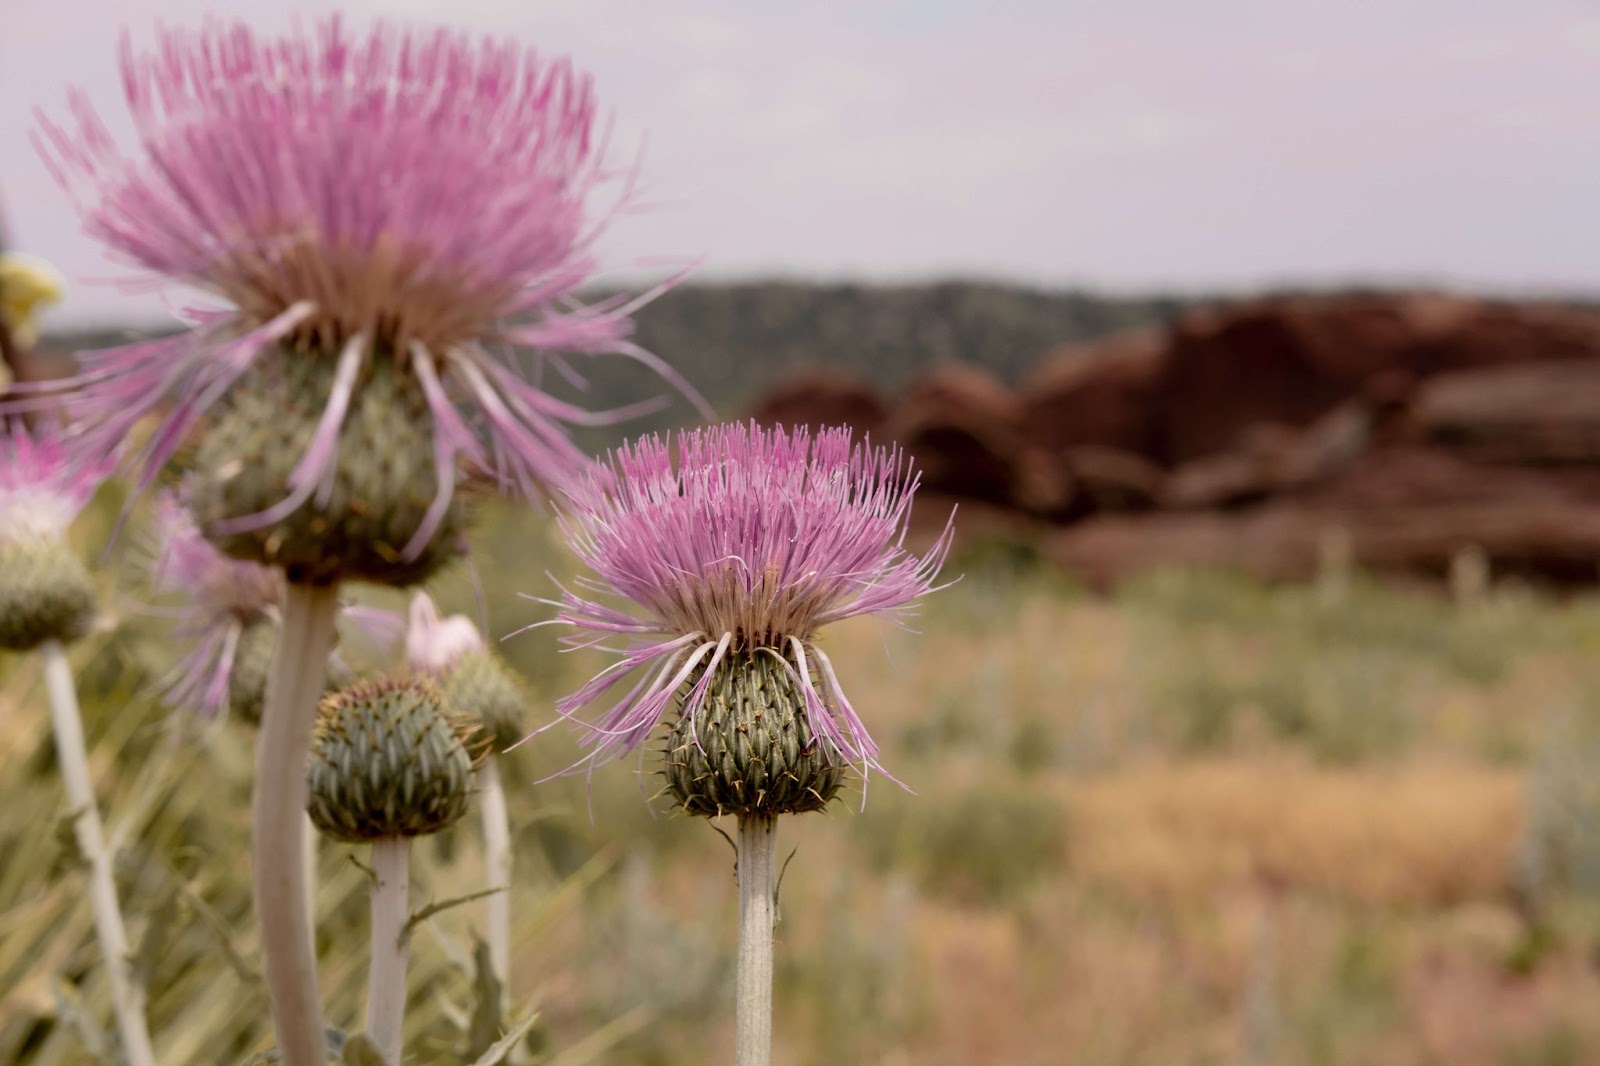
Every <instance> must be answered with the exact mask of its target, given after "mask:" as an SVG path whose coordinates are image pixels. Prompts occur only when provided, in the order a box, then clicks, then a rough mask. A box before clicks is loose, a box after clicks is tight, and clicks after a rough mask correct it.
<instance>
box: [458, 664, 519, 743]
mask: <svg viewBox="0 0 1600 1066" xmlns="http://www.w3.org/2000/svg"><path fill="white" fill-rule="evenodd" d="M440 687H441V688H442V689H443V690H444V695H445V698H446V699H447V700H449V701H450V705H451V706H452V707H455V708H456V709H457V710H460V711H463V712H465V713H467V714H470V715H472V716H473V717H474V718H476V719H477V720H478V721H479V722H480V723H481V724H482V725H483V728H484V729H485V730H486V731H487V732H488V734H489V736H490V737H491V738H492V739H493V744H494V750H495V751H504V750H505V749H506V748H509V747H510V746H511V745H513V744H515V743H516V742H517V741H519V740H521V739H522V738H523V737H524V736H526V735H527V732H528V731H527V729H526V727H524V726H523V724H522V713H523V711H524V709H525V708H526V707H527V706H528V694H527V691H526V690H525V689H524V688H523V685H522V681H521V679H520V678H519V677H518V676H517V674H516V673H515V672H514V671H513V670H512V669H511V667H510V666H509V665H507V664H506V661H505V660H504V659H502V658H501V657H500V656H498V655H496V654H495V653H494V652H492V651H487V650H485V651H474V652H468V653H467V654H465V655H463V656H462V657H461V658H460V659H458V660H456V662H455V664H454V665H453V666H451V667H450V669H449V671H448V672H446V673H445V675H444V677H443V678H442V679H441V683H440Z"/></svg>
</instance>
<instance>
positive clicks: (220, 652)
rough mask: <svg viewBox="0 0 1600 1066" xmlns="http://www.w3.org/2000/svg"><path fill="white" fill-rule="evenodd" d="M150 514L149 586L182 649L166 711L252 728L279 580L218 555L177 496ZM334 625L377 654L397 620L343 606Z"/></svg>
mask: <svg viewBox="0 0 1600 1066" xmlns="http://www.w3.org/2000/svg"><path fill="white" fill-rule="evenodd" d="M153 512H154V514H153V520H152V521H151V523H150V531H149V537H148V547H147V550H146V555H147V558H148V568H149V580H150V585H151V588H152V589H153V590H154V591H155V592H157V593H159V594H162V595H165V596H167V597H169V598H170V599H171V600H172V602H173V606H172V619H173V622H172V630H171V632H172V635H173V636H174V637H176V638H177V639H178V640H179V641H180V642H181V643H183V644H185V645H187V646H188V651H187V652H186V653H185V654H184V656H183V657H182V659H181V660H180V661H179V662H178V664H177V666H176V667H175V668H174V670H173V674H172V680H171V682H170V683H169V684H168V686H167V688H166V690H165V698H166V700H167V703H168V704H169V705H170V706H172V707H175V708H183V709H186V710H189V711H192V712H194V713H195V714H197V715H199V716H200V717H203V718H211V717H215V716H216V715H218V714H219V713H220V712H221V711H223V710H224V709H226V710H227V711H228V712H229V713H230V714H232V715H236V716H238V717H240V718H243V719H244V720H246V721H249V722H256V721H259V720H260V717H261V707H262V703H263V700H264V698H265V695H266V679H267V674H268V672H269V670H270V667H271V663H272V656H273V653H274V652H275V651H276V648H277V642H278V625H279V623H280V621H281V619H282V616H281V609H282V606H283V597H284V578H283V573H282V572H281V571H279V570H277V569H275V568H273V567H268V566H262V565H260V564H258V563H251V562H245V561H242V560H239V559H231V558H229V557H228V556H226V555H224V554H222V552H220V551H218V550H217V548H216V546H215V545H214V544H212V543H211V542H210V541H208V540H207V539H206V538H205V537H204V536H202V535H201V533H200V529H199V527H198V526H197V525H196V524H195V521H194V519H193V517H192V516H191V515H190V514H189V510H188V507H187V506H186V505H185V503H184V501H183V499H182V497H181V496H180V494H179V493H175V492H163V493H161V494H160V495H158V496H157V497H156V500H155V506H154V508H153ZM340 621H341V622H349V623H352V624H353V625H354V626H355V627H356V628H357V629H359V630H360V631H361V632H362V633H363V634H365V635H367V636H368V637H370V638H371V639H372V640H373V641H374V642H375V643H377V644H379V645H381V646H392V644H393V643H394V637H395V635H396V633H397V632H398V620H397V619H396V618H395V617H394V616H393V615H392V614H391V613H390V612H388V611H383V610H379V609H377V608H373V607H365V606H361V605H355V604H345V605H343V606H342V607H341V609H340ZM335 665H336V666H337V665H338V663H337V659H336V660H335Z"/></svg>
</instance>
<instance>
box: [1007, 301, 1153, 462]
mask: <svg viewBox="0 0 1600 1066" xmlns="http://www.w3.org/2000/svg"><path fill="white" fill-rule="evenodd" d="M1166 347H1167V345H1166V334H1165V333H1161V332H1156V331H1149V332H1139V333H1130V334H1125V335H1123V336H1120V337H1113V338H1111V339H1109V340H1106V341H1103V342H1100V343H1098V344H1091V345H1083V346H1074V347H1067V348H1062V349H1059V350H1057V351H1056V352H1054V353H1053V354H1051V355H1049V356H1047V357H1046V358H1045V359H1044V361H1043V362H1042V363H1041V364H1040V365H1039V367H1038V369H1037V370H1036V371H1034V373H1033V375H1032V376H1031V377H1029V378H1028V380H1027V381H1026V382H1025V383H1024V384H1023V386H1022V388H1021V390H1020V392H1021V403H1022V433H1023V435H1024V436H1025V437H1026V438H1027V440H1028V443H1029V445H1030V446H1031V447H1034V448H1038V449H1040V450H1041V451H1044V452H1047V453H1050V454H1060V453H1062V452H1064V451H1065V450H1066V449H1068V448H1072V447H1076V446H1079V445H1091V446H1094V447H1098V448H1114V449H1117V450H1119V451H1123V452H1128V453H1131V454H1133V455H1142V456H1150V455H1153V454H1154V446H1155V440H1156V420H1155V416H1156V406H1155V404H1154V402H1153V397H1154V394H1155V390H1156V388H1157V386H1158V384H1159V380H1160V376H1161V372H1162V366H1163V361H1164V359H1165V356H1166Z"/></svg>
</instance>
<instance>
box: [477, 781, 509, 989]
mask: <svg viewBox="0 0 1600 1066" xmlns="http://www.w3.org/2000/svg"><path fill="white" fill-rule="evenodd" d="M478 805H479V807H480V808H481V809H482V811H483V852H484V866H485V876H486V877H487V879H488V884H487V885H486V886H485V887H487V888H498V889H501V891H499V892H496V893H494V894H493V895H491V896H490V897H489V898H488V899H487V900H485V901H484V902H485V904H486V906H487V909H488V938H489V964H490V965H491V966H493V967H494V975H495V978H496V979H497V980H499V982H500V991H501V997H502V999H505V998H506V997H507V996H509V994H510V989H511V823H510V819H509V817H508V816H507V814H506V792H505V788H504V786H502V785H501V783H500V764H499V760H498V759H497V758H496V757H495V756H493V755H491V756H489V759H488V761H487V762H485V763H484V764H483V766H482V767H481V768H480V769H479V770H478ZM504 1005H505V1004H504V1003H503V1002H502V1004H501V1006H504Z"/></svg>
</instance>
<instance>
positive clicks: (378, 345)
mask: <svg viewBox="0 0 1600 1066" xmlns="http://www.w3.org/2000/svg"><path fill="white" fill-rule="evenodd" d="M120 58H121V70H122V82H123V89H124V93H125V95H126V98H127V103H128V106H129V108H130V110H131V111H132V115H133V119H134V123H135V127H136V130H137V135H136V145H135V150H134V151H133V152H132V153H131V154H125V153H124V151H123V150H122V149H121V148H120V147H119V146H118V145H117V143H116V141H115V139H114V138H113V136H112V135H111V133H110V132H109V130H108V129H107V127H106V126H105V125H104V124H103V123H102V121H101V120H100V118H99V117H98V116H97V115H96V113H95V111H94V110H93V108H92V107H91V106H90V104H89V103H88V101H87V99H86V98H85V97H84V96H83V95H82V94H75V95H74V96H73V97H72V98H71V115H72V120H73V121H72V122H71V123H70V124H68V125H58V124H56V123H53V122H50V121H49V120H47V119H41V132H40V133H39V134H38V135H36V137H35V141H36V144H37V145H38V147H39V148H40V150H41V152H42V154H43V155H44V156H45V158H46V160H47V162H48V163H49V164H50V165H51V167H52V168H53V170H54V172H55V174H56V176H57V178H58V180H59V181H60V182H62V184H63V185H64V186H66V187H67V188H68V189H69V191H71V192H72V193H73V194H74V197H75V199H76V200H77V202H78V204H79V209H80V212H81V214H82V217H83V220H84V226H85V229H86V231H87V232H88V233H89V234H90V235H91V236H93V237H95V238H97V239H98V240H99V241H101V242H102V243H103V244H104V245H106V246H107V247H108V248H109V249H110V250H111V251H112V252H113V253H115V254H116V255H118V256H119V257H120V258H122V259H124V260H127V261H129V262H130V263H132V264H133V265H135V266H137V267H139V268H143V269H144V270H146V271H149V272H151V273H153V274H154V275H157V276H159V278H164V279H167V280H174V281H177V282H180V283H184V284H187V285H190V286H193V287H195V288H198V289H200V290H203V291H205V292H207V293H210V294H212V295H214V296H216V297H219V298H220V299H221V300H222V301H223V302H224V303H225V304H226V305H227V309H226V310H223V311H207V312H198V311H197V312H193V313H192V314H191V316H190V317H192V318H193V320H194V327H195V328H194V329H193V330H191V331H190V332H188V333H186V334H183V335H180V336H176V337H170V338H163V339H159V340H155V341H150V342H146V343H141V344H134V345H131V346H128V347H123V348H117V349H111V350H107V351H101V352H93V353H88V354H86V355H85V356H84V362H83V368H82V372H81V374H80V375H79V376H78V377H77V378H76V379H74V380H73V381H72V382H70V383H69V384H70V385H71V386H73V387H74V389H75V392H74V394H73V397H72V400H71V403H72V405H73V412H74V414H75V415H76V416H78V418H79V419H80V420H81V422H82V424H83V425H84V426H85V427H86V432H87V433H88V434H90V443H91V444H92V445H93V444H98V445H100V446H101V447H102V448H104V449H105V450H109V448H110V447H111V446H112V445H114V444H116V443H118V442H120V441H122V440H124V439H125V438H126V437H127V436H128V434H129V431H130V430H131V429H132V427H133V426H134V424H135V423H136V422H138V421H139V420H140V419H142V418H143V417H145V416H146V415H148V414H150V413H152V412H154V411H156V410H158V409H161V408H164V407H165V405H167V404H169V403H171V404H172V406H170V408H165V409H164V410H163V414H162V419H163V421H162V424H161V425H160V426H159V428H158V430H157V431H156V432H155V433H154V434H153V435H152V437H151V438H150V443H149V444H148V446H147V447H146V449H145V451H144V454H143V456H142V465H143V477H144V481H145V483H146V484H148V483H149V481H150V480H151V479H153V478H154V476H155V473H156V472H157V471H158V470H159V469H160V468H161V467H162V466H163V465H164V464H165V463H166V462H167V460H168V459H170V458H171V457H172V455H173V454H174V452H175V451H176V450H177V449H178V448H179V447H180V445H181V444H182V442H183V441H184V439H185V438H186V436H187V434H188V433H189V431H190V430H191V429H192V428H193V427H194V426H195V424H196V423H197V422H198V420H199V419H200V418H201V417H202V416H203V415H204V413H205V412H206V410H207V409H208V408H209V407H210V406H211V405H213V404H214V403H216V402H217V400H219V399H220V398H221V397H222V396H223V395H224V394H226V393H227V392H228V390H229V389H230V387H231V386H232V385H233V384H234V383H236V382H237V381H238V380H239V379H240V378H241V377H242V376H243V375H244V374H245V372H246V371H247V370H248V369H249V368H250V367H251V365H252V364H253V363H254V362H256V361H257V360H258V359H260V358H262V357H263V356H264V354H265V353H282V352H284V351H285V348H284V347H280V345H279V342H288V345H289V347H290V348H291V349H294V348H298V349H303V350H305V351H309V352H312V353H316V354H318V355H319V356H321V355H322V354H323V353H325V354H326V356H327V357H335V356H336V357H337V360H338V363H337V370H336V373H335V376H334V387H333V391H332V393H331V395H330V396H329V398H328V402H327V406H326V410H325V413H324V415H323V420H322V424H321V426H320V427H319V429H318V431H317V433H316V434H315V435H314V437H313V439H312V442H311V444H310V446H309V448H308V450H307V452H306V453H305V455H304V456H303V457H302V458H301V460H300V461H299V465H298V466H297V467H296V469H295V471H294V474H293V477H292V478H291V481H290V489H291V494H290V496H289V498H288V499H286V500H284V501H283V502H282V504H280V505H279V506H278V507H276V508H273V511H274V512H275V513H276V515H278V516H281V515H283V514H287V513H289V512H290V511H292V510H294V509H295V508H296V507H298V506H299V505H300V504H302V503H304V502H305V501H306V500H308V499H310V498H311V496H312V494H313V492H314V491H315V490H316V489H317V488H318V486H319V485H321V484H323V483H324V481H325V478H326V477H327V475H328V472H329V470H330V468H331V466H332V463H333V461H334V453H335V449H336V447H337V443H338V439H339V429H340V425H341V422H342V419H343V418H344V415H345V413H346V411H347V410H348V409H349V407H350V402H351V393H352V391H353V390H354V389H355V387H356V383H357V381H358V379H359V377H360V372H361V368H362V365H363V363H364V362H365V361H367V360H371V359H394V360H397V361H400V362H401V363H404V364H407V365H408V366H409V367H410V368H411V370H412V371H413V372H414V373H415V375H416V378H417V380H418V381H419V383H420V385H421V387H422V389H423V391H424V393H425V395H426V398H427V403H428V406H429V408H430V410H431V412H432V416H433V431H434V445H435V461H436V465H437V469H438V474H439V478H438V498H437V499H436V500H435V502H434V506H433V508H432V509H431V510H430V511H429V515H428V519H427V521H426V522H425V526H424V528H423V529H420V530H419V531H418V533H417V537H416V539H415V540H413V542H412V544H411V545H409V546H408V548H407V553H408V555H414V554H415V553H417V552H420V550H421V549H422V547H424V546H425V544H426V543H427V541H428V539H429V537H430V536H431V534H432V532H433V529H434V528H435V527H436V526H437V523H438V521H439V520H440V519H441V518H442V516H443V514H444V513H445V510H446V507H447V506H448V504H449V501H450V498H451V495H452V493H453V486H454V481H455V475H454V463H455V460H456V459H457V457H462V456H464V457H466V458H467V459H468V460H470V461H472V462H473V463H475V464H476V465H478V466H479V467H481V468H482V469H485V470H487V471H489V472H491V473H492V474H493V475H494V476H495V477H496V479H497V480H498V481H499V482H500V483H501V484H502V485H503V486H507V487H516V488H519V489H521V490H523V491H524V492H527V493H529V494H535V493H538V492H540V491H541V490H543V489H545V488H547V487H549V486H559V485H561V484H563V483H564V482H565V481H567V480H568V479H569V478H570V476H571V475H572V474H573V473H575V472H576V471H577V470H579V469H581V468H582V467H583V466H584V465H585V464H586V458H585V457H584V456H583V455H582V453H581V452H580V451H579V450H578V449H577V448H576V447H575V446H574V445H573V444H572V443H571V442H570V440H569V439H568V437H567V434H566V426H567V425H569V424H579V423H585V422H592V421H594V420H596V419H597V418H602V417H609V416H597V415H594V414H592V413H590V412H586V411H583V410H581V409H579V408H577V407H574V406H571V405H569V404H566V403H563V402H560V401H557V400H556V399H554V398H552V397H551V396H549V395H548V394H546V393H545V392H544V391H543V390H542V389H540V388H539V387H538V386H537V385H536V384H535V383H533V382H532V381H531V380H530V375H531V374H532V371H533V368H532V367H530V366H524V365H523V360H524V359H525V358H526V357H527V356H528V355H529V354H530V353H532V354H534V355H537V356H539V357H541V358H542V357H544V356H545V355H546V354H548V353H553V352H560V353H570V354H583V355H595V354H603V353H621V354H625V355H628V356H631V357H633V358H635V359H638V360H640V361H642V362H644V363H646V364H648V365H650V366H652V367H654V368H655V369H657V370H658V371H660V372H661V373H662V374H663V375H665V376H667V377H668V378H669V379H671V380H672V381H673V382H674V383H675V384H677V385H678V386H679V387H680V388H682V389H684V391H685V392H686V393H687V392H688V391H689V390H688V389H687V386H685V385H683V383H682V382H681V381H680V380H679V379H678V378H677V377H676V376H675V375H674V374H673V373H672V372H671V371H670V369H669V368H667V367H665V366H664V365H663V364H661V363H660V361H659V360H657V359H656V358H655V357H654V356H652V355H651V354H649V353H647V352H645V351H643V350H642V349H640V348H638V347H637V346H636V345H634V344H632V343H631V342H630V341H629V339H628V337H629V334H630V332H631V322H630V318H629V316H630V314H631V313H632V311H633V310H634V308H635V306H636V304H632V305H624V304H623V303H621V302H620V301H611V302H608V303H605V304H601V305H594V306H582V305H580V304H579V303H577V302H576V300H575V299H574V292H575V290H576V289H577V288H578V287H579V286H580V285H581V284H582V283H583V282H584V281H585V280H587V279H588V278H589V277H590V276H591V275H592V274H593V272H594V270H595V267H596V263H595V260H594V256H593V252H592V248H591V245H592V241H593V238H594V236H595V232H596V228H597V223H596V221H595V220H594V219H592V218H591V217H590V213H589V211H588V210H587V208H586V202H587V201H588V199H589V198H590V194H591V192H592V191H593V190H594V189H595V187H596V186H597V184H599V183H601V182H604V181H606V180H607V179H609V178H611V177H612V175H611V174H610V173H608V172H607V171H606V170H605V169H604V165H603V160H602V158H601V157H602V143H601V138H600V137H599V136H598V131H597V129H596V123H597V105H596V101H595V96H594V93H593V90H592V86H591V83H590V80H589V78H588V77H587V76H586V75H582V74H579V73H577V72H575V71H574V70H573V68H572V67H571V66H570V65H569V64H568V63H567V61H565V60H556V61H553V62H549V61H545V60H543V59H541V58H540V57H539V56H537V55H536V54H535V53H534V52H533V51H531V50H530V49H528V48H526V47H524V46H521V45H516V44H507V43H497V42H494V41H492V40H487V39H485V40H477V41H474V40H472V39H470V38H468V37H465V36H462V35H458V34H454V33H450V32H447V31H442V30H440V31H431V32H405V31H397V30H394V29H392V28H385V27H381V26H380V27H378V28H375V29H373V30H371V31H370V32H367V33H364V34H361V33H355V32H352V31H350V30H348V29H347V28H346V27H345V26H344V25H343V24H342V23H341V22H340V21H339V20H338V19H336V18H335V19H331V20H328V21H326V22H324V23H322V24H320V25H319V26H318V27H317V29H316V30H315V32H314V33H308V32H305V31H295V32H291V33H290V34H288V35H286V36H282V37H263V36H258V35H257V34H255V33H253V32H252V31H251V30H250V29H249V28H248V27H246V26H244V25H242V24H235V25H223V24H208V25H207V26H206V27H205V28H203V29H200V30H198V31H191V32H184V31H166V32H163V33H162V34H161V35H160V39H159V44H158V46H157V47H156V48H155V49H154V50H152V51H149V52H140V51H137V50H135V49H134V47H133V46H132V44H131V43H130V42H129V41H128V40H127V39H126V38H125V39H124V42H123V46H122V51H121V57H120ZM274 357H295V356H294V355H292V354H291V355H287V356H278V355H274ZM557 368H558V369H560V370H562V371H563V372H566V371H567V370H568V368H567V367H566V366H565V364H562V363H560V362H559V360H557ZM258 517H260V519H261V521H263V522H265V521H271V520H273V518H271V517H268V516H265V515H264V516H258ZM240 528H243V527H242V526H240Z"/></svg>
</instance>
